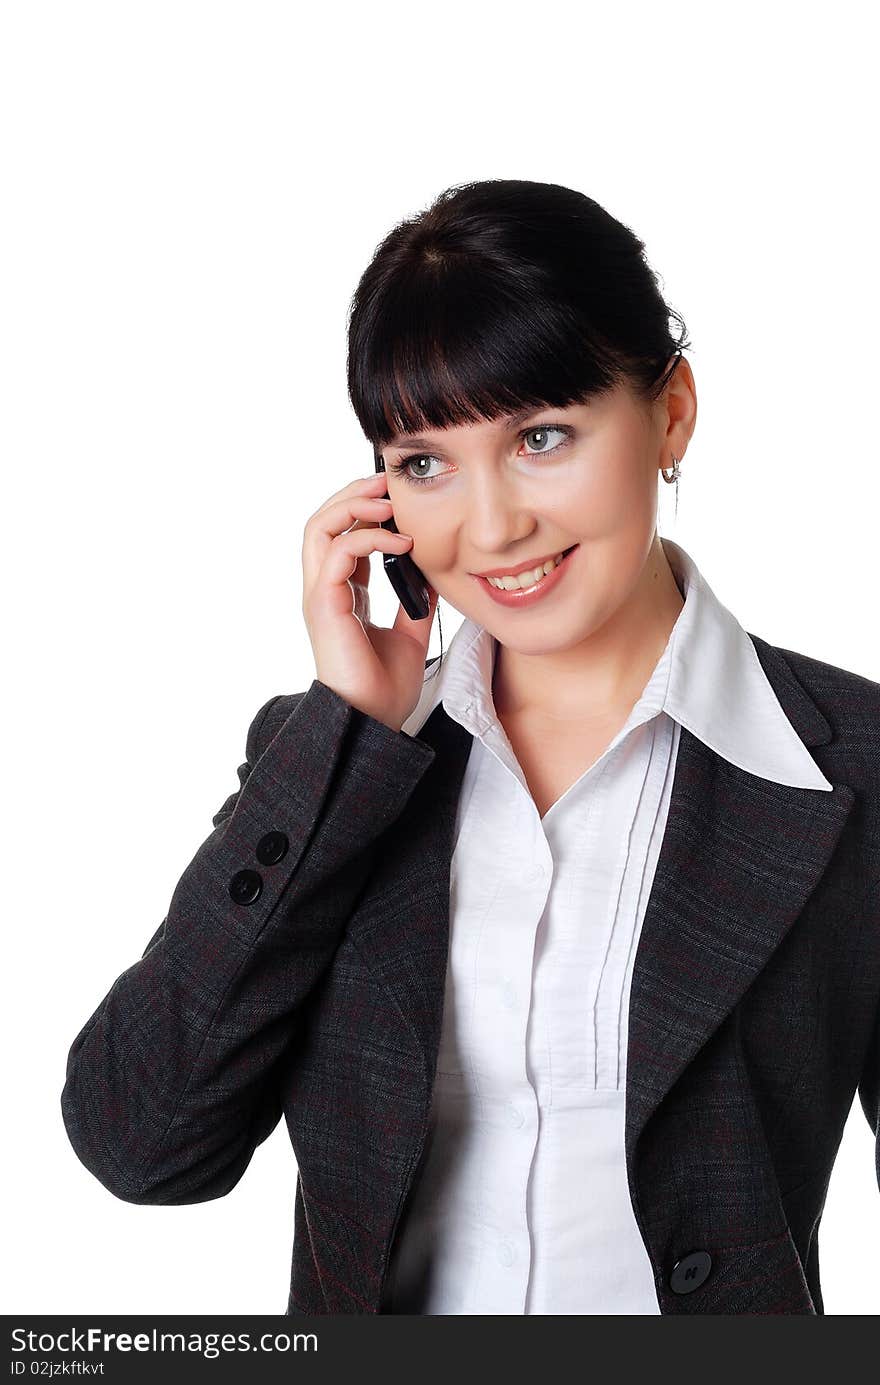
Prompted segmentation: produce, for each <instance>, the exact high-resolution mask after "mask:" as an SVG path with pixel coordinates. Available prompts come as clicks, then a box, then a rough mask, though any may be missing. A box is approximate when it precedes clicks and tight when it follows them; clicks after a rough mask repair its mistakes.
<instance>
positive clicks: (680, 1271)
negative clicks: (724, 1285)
mask: <svg viewBox="0 0 880 1385" xmlns="http://www.w3.org/2000/svg"><path fill="white" fill-rule="evenodd" d="M711 1269H712V1256H711V1255H710V1254H709V1252H708V1251H707V1250H692V1251H690V1253H689V1254H688V1255H685V1256H683V1258H682V1259H681V1260H679V1261H678V1262H677V1264H676V1265H675V1266H674V1268H673V1271H672V1274H671V1275H670V1276H669V1287H670V1289H671V1290H672V1292H673V1293H674V1294H691V1293H693V1291H694V1289H699V1287H700V1285H701V1284H705V1282H706V1280H707V1279H708V1278H709V1271H710V1270H711Z"/></svg>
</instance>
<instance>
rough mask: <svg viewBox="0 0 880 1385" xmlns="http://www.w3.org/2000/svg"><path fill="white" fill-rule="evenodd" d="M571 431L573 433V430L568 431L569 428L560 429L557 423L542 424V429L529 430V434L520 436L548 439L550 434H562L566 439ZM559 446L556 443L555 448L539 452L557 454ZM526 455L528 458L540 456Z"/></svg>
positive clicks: (535, 454)
mask: <svg viewBox="0 0 880 1385" xmlns="http://www.w3.org/2000/svg"><path fill="white" fill-rule="evenodd" d="M570 431H571V430H570V429H567V428H560V427H559V426H558V425H557V424H555V423H543V424H541V426H540V428H529V429H528V431H527V432H525V433H522V434H520V436H521V437H526V438H528V437H538V438H546V436H547V434H548V433H562V435H563V436H564V437H567V436H568V434H569V433H570ZM558 446H559V444H558V443H556V444H555V446H554V447H541V448H540V449H539V451H540V452H555V450H556V447H558ZM526 455H527V456H537V455H538V454H537V453H527V454H526Z"/></svg>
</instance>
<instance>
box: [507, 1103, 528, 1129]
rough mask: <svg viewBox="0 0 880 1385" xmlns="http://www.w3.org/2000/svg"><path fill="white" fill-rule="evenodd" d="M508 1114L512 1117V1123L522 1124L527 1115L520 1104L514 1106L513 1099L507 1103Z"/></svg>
mask: <svg viewBox="0 0 880 1385" xmlns="http://www.w3.org/2000/svg"><path fill="white" fill-rule="evenodd" d="M507 1114H508V1116H509V1117H510V1123H511V1125H522V1123H523V1121H524V1120H525V1116H524V1115H523V1113H522V1111H521V1110H520V1109H519V1107H518V1106H514V1104H513V1102H512V1101H509V1102H508V1103H507Z"/></svg>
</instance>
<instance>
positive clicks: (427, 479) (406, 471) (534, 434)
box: [385, 423, 574, 486]
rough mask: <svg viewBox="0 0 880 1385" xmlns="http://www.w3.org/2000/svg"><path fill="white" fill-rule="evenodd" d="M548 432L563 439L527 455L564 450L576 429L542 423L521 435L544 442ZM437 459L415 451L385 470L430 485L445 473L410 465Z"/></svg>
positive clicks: (388, 464) (539, 455) (544, 454)
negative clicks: (428, 472) (418, 472)
mask: <svg viewBox="0 0 880 1385" xmlns="http://www.w3.org/2000/svg"><path fill="white" fill-rule="evenodd" d="M548 433H559V434H561V435H562V438H563V441H562V442H558V443H556V444H554V446H553V447H547V446H539V447H538V449H537V451H534V452H526V453H525V454H524V455H525V456H526V457H543V456H548V455H550V454H551V453H552V454H555V453H557V452H560V451H562V449H563V448H564V447H567V446H568V445H569V443H570V442H571V440H572V436H573V434H574V429H573V428H570V427H568V426H567V425H566V424H563V423H542V424H540V425H538V426H537V427H534V428H524V429H522V431H521V432H520V434H519V436H520V438H523V439H525V438H537V439H539V441H540V442H542V443H543V442H544V441H545V440H546V437H547V435H548ZM436 461H439V458H438V457H434V456H432V455H431V453H430V452H413V453H412V454H411V455H410V456H408V457H401V458H400V461H399V462H386V463H385V470H386V471H392V472H393V473H394V475H395V476H401V477H402V478H403V480H404V481H408V482H410V484H412V485H415V486H430V485H432V484H433V483H434V482H435V481H439V480H441V479H442V477H443V475H444V474H445V473H444V472H442V471H441V472H440V473H439V474H438V475H435V476H426V475H424V474H422V475H415V474H414V472H412V471H410V467H412V466H414V465H415V464H416V463H429V464H430V463H431V462H436Z"/></svg>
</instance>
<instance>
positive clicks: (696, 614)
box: [403, 538, 832, 792]
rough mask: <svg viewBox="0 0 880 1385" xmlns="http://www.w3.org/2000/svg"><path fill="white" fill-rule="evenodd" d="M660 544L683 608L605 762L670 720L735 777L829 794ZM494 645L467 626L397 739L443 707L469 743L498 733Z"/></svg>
mask: <svg viewBox="0 0 880 1385" xmlns="http://www.w3.org/2000/svg"><path fill="white" fill-rule="evenodd" d="M661 542H662V544H663V548H664V551H665V553H666V556H667V558H668V560H669V564H670V567H671V568H672V570H673V572H674V573H675V576H676V578H677V580H678V584H679V587H680V589H681V590H682V592H683V595H684V605H683V606H682V608H681V611H680V612H679V615H678V618H677V620H676V622H675V625H674V626H673V628H672V631H671V633H670V636H669V639H668V641H667V644H666V648H665V649H664V651H663V654H662V655H661V657H660V659H659V661H658V663H657V665H656V666H655V668H654V670H653V672H652V674H651V677H650V679H649V680H648V683H647V685H646V686H645V688H644V690H643V692H642V694H641V696H640V698H639V700H638V702H637V703H636V705H635V706H634V707H633V709H632V711H631V713H630V716H629V718H628V720H627V721H626V723H625V724H624V726H623V727H622V728H621V729H620V731H619V732H618V733H617V735H616V736H615V737H614V740H613V741H612V742H611V745H609V747H608V748H607V749H606V751H605V753H606V754H607V753H608V751H609V750H610V749H611V748H612V746H614V745H616V744H617V742H618V741H619V740H621V739H622V738H623V737H624V736H625V735H626V733H627V732H628V731H629V730H630V729H631V728H632V727H633V726H634V725H639V724H641V723H642V722H646V721H648V720H649V719H650V718H652V717H654V716H656V715H657V714H658V713H659V712H666V713H667V714H668V715H669V716H670V717H672V718H673V719H674V720H675V721H677V722H679V723H680V725H681V726H683V727H686V728H687V729H688V730H689V731H690V732H691V734H692V735H694V736H696V737H698V739H699V740H701V741H702V742H703V743H704V744H705V745H706V746H708V747H709V748H710V749H711V750H714V751H715V753H716V754H717V755H720V756H722V757H723V758H724V759H725V760H727V761H728V762H729V763H730V764H731V765H735V766H737V767H738V768H739V769H742V770H745V771H747V772H748V773H750V774H757V775H760V776H761V777H762V778H764V779H769V780H772V781H774V782H776V783H779V784H788V785H790V786H791V787H792V788H808V789H809V788H812V789H821V790H824V791H826V792H829V791H830V790H831V788H832V785H831V783H830V782H829V780H828V779H826V777H825V776H824V774H822V772H821V770H820V769H819V767H818V766H817V764H816V763H815V761H814V760H813V758H812V756H811V755H810V753H809V751H808V750H807V747H806V745H805V743H804V741H803V739H802V738H801V737H800V736H799V735H798V733H797V731H796V729H795V728H794V726H793V725H792V723H791V720H790V718H789V717H788V716H787V715H786V712H785V710H784V708H783V706H782V705H781V703H780V701H779V698H778V697H777V695H776V693H775V692H774V689H773V685H772V683H771V681H770V680H769V679H768V677H767V675H766V673H765V672H764V670H763V668H762V665H761V661H760V660H759V658H758V654H757V652H756V649H755V646H754V644H753V642H752V639H751V638H750V636H749V635H748V633H747V632H746V631H745V630H744V629H743V627H742V626H741V625H740V623H739V621H738V620H737V619H736V617H735V616H734V615H733V614H732V613H731V612H730V611H729V610H728V609H727V607H726V606H724V605H723V604H722V603H721V602H720V601H719V600H718V598H717V597H716V596H715V593H714V592H713V591H712V589H711V587H710V586H709V584H708V582H706V580H705V578H704V577H703V576H702V574H701V573H700V571H699V569H698V567H697V565H696V563H695V562H694V560H693V559H692V558H691V556H690V555H689V554H688V553H687V552H686V551H685V550H684V549H683V548H682V547H681V546H680V545H679V544H677V543H674V542H673V541H672V540H671V539H665V538H664V539H662V540H661ZM496 643H497V641H496V640H495V638H494V636H493V635H491V634H490V632H489V631H488V630H485V629H484V628H483V627H482V626H480V625H478V624H477V623H476V622H475V621H473V620H471V619H470V618H467V617H466V618H465V620H464V621H463V623H462V625H461V626H460V627H459V629H458V630H457V631H456V633H455V636H454V637H453V639H452V642H451V644H450V647H449V649H448V651H447V653H446V655H445V656H444V659H443V662H442V664H441V665H440V668H439V671H437V670H436V667H435V665H432V668H431V669H428V670H427V671H426V674H425V682H424V686H423V688H422V696H421V698H420V700H419V703H418V704H417V706H416V708H415V709H414V711H413V712H412V714H411V715H410V717H409V718H408V719H407V721H406V722H405V723H404V725H403V730H404V731H405V732H406V733H407V734H408V735H410V736H415V735H418V733H419V730H420V728H421V727H422V726H423V725H424V724H425V722H426V721H427V720H428V718H429V717H430V716H431V714H432V713H433V711H434V709H435V708H436V707H437V706H438V705H439V704H440V703H441V702H442V704H443V707H444V709H445V711H446V712H447V713H448V714H449V715H450V716H451V717H452V718H453V719H454V720H456V721H458V722H460V723H461V725H462V726H463V727H464V728H465V729H466V730H467V731H469V732H470V734H471V735H473V736H482V735H483V734H484V733H485V732H486V731H487V729H488V728H489V726H490V725H492V724H493V723H494V724H496V725H497V720H496V717H495V710H494V706H493V703H492V692H491V688H492V670H493V667H494V661H495V647H496ZM795 696H796V695H795Z"/></svg>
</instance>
